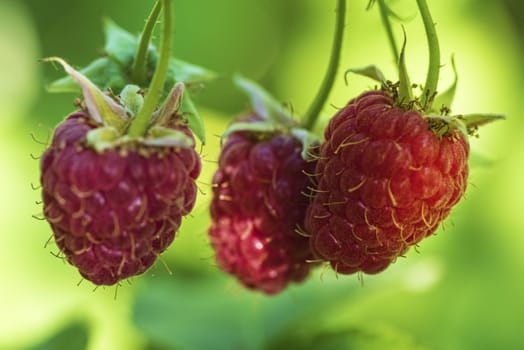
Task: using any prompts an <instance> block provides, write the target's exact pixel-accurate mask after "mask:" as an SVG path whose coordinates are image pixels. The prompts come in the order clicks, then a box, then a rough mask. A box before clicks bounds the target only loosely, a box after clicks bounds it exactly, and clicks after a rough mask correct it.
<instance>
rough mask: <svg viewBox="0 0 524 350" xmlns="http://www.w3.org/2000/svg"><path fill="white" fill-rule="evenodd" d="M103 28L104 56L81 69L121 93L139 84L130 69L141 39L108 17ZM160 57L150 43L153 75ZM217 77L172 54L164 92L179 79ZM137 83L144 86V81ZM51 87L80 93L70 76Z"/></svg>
mask: <svg viewBox="0 0 524 350" xmlns="http://www.w3.org/2000/svg"><path fill="white" fill-rule="evenodd" d="M104 31H105V46H104V51H105V56H104V57H102V58H97V59H95V60H94V61H92V62H91V63H89V64H88V65H87V66H86V67H84V68H83V69H80V72H81V73H82V74H83V75H85V76H86V77H87V78H88V79H89V80H91V81H92V82H93V83H94V84H95V85H96V86H98V87H99V88H100V89H102V90H105V89H111V90H113V91H114V92H116V93H120V91H121V90H122V89H123V88H124V86H125V85H126V84H137V82H135V81H132V79H131V78H130V76H129V72H130V71H131V67H132V65H133V60H134V55H135V53H136V51H137V49H138V44H139V38H138V36H135V35H132V34H131V33H129V32H127V31H126V30H124V29H123V28H121V27H120V26H118V25H117V24H116V23H115V22H113V21H112V20H110V19H106V20H105V22H104ZM158 57H159V55H158V50H157V48H156V47H155V46H154V45H149V54H148V64H147V65H148V69H149V70H150V71H149V73H151V74H152V72H153V70H154V69H155V67H156V65H157V62H158ZM151 74H150V75H151ZM216 76H217V75H216V73H215V72H213V71H211V70H208V69H206V68H203V67H200V66H197V65H194V64H191V63H188V62H185V61H182V60H179V59H176V58H173V57H171V58H170V61H169V67H168V72H167V76H166V84H165V85H164V88H163V89H164V90H163V95H164V96H167V94H168V93H169V91H170V89H171V87H172V86H173V85H174V84H175V83H176V82H184V83H186V85H188V86H189V87H191V86H192V85H193V84H195V85H196V84H201V83H205V82H208V81H211V80H213V79H215V78H216ZM149 83H150V81H147V82H146V84H145V85H148V84H149ZM137 85H140V86H141V87H145V85H144V86H142V84H137ZM48 90H49V91H50V92H77V91H78V86H77V85H76V84H75V82H74V80H73V79H71V77H69V76H66V77H63V78H60V79H58V80H55V81H54V82H52V83H51V84H50V85H49V87H48Z"/></svg>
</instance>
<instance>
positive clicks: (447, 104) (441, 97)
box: [433, 55, 458, 112]
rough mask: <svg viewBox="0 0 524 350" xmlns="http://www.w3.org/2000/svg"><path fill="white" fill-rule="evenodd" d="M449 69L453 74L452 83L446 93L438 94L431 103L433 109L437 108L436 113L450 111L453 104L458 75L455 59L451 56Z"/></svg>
mask: <svg viewBox="0 0 524 350" xmlns="http://www.w3.org/2000/svg"><path fill="white" fill-rule="evenodd" d="M451 67H452V68H453V74H454V79H453V83H452V84H451V86H450V87H449V88H447V89H446V91H444V92H443V93H441V94H438V95H437V96H436V97H435V100H434V101H433V108H438V109H437V110H436V112H439V111H441V110H442V109H447V110H451V105H452V104H453V100H454V99H455V93H456V91H457V83H458V73H457V67H456V65H455V57H454V56H453V55H452V56H451ZM434 110H435V109H434Z"/></svg>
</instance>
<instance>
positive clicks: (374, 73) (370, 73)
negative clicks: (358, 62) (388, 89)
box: [344, 65, 386, 85]
mask: <svg viewBox="0 0 524 350" xmlns="http://www.w3.org/2000/svg"><path fill="white" fill-rule="evenodd" d="M349 73H353V74H357V75H361V76H364V77H367V78H371V79H373V80H375V81H377V82H379V83H380V84H382V85H384V84H385V83H386V78H385V77H384V74H382V71H381V70H380V69H379V68H378V67H377V66H375V65H369V66H367V67H363V68H352V69H348V70H346V72H345V74H344V79H345V81H346V85H347V84H348V78H347V77H348V75H349Z"/></svg>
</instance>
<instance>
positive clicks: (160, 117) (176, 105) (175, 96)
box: [152, 83, 185, 126]
mask: <svg viewBox="0 0 524 350" xmlns="http://www.w3.org/2000/svg"><path fill="white" fill-rule="evenodd" d="M184 88H185V87H184V83H177V84H175V86H173V88H172V89H171V91H170V92H169V95H168V96H167V98H166V99H165V100H164V103H163V104H162V106H161V107H160V109H159V110H158V113H157V116H156V117H154V118H153V120H152V124H155V125H161V126H162V125H169V123H170V121H171V117H172V116H173V114H175V113H176V112H177V111H178V110H179V109H180V106H181V105H182V97H183V96H184Z"/></svg>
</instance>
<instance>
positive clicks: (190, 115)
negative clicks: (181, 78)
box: [180, 91, 206, 145]
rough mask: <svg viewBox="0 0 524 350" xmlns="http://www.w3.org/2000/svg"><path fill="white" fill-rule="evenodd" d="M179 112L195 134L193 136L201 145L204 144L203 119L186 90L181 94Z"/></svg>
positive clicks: (204, 130)
mask: <svg viewBox="0 0 524 350" xmlns="http://www.w3.org/2000/svg"><path fill="white" fill-rule="evenodd" d="M180 112H182V115H183V116H184V118H185V119H186V120H187V125H188V126H189V129H191V131H192V132H193V133H194V134H195V136H196V137H197V138H198V139H199V140H200V142H201V143H202V145H205V144H206V129H205V126H204V121H203V120H202V116H201V115H200V113H199V112H198V110H197V109H196V107H195V104H194V103H193V100H192V99H191V96H189V93H188V92H187V91H186V92H185V93H184V94H183V96H182V105H181V106H180Z"/></svg>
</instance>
